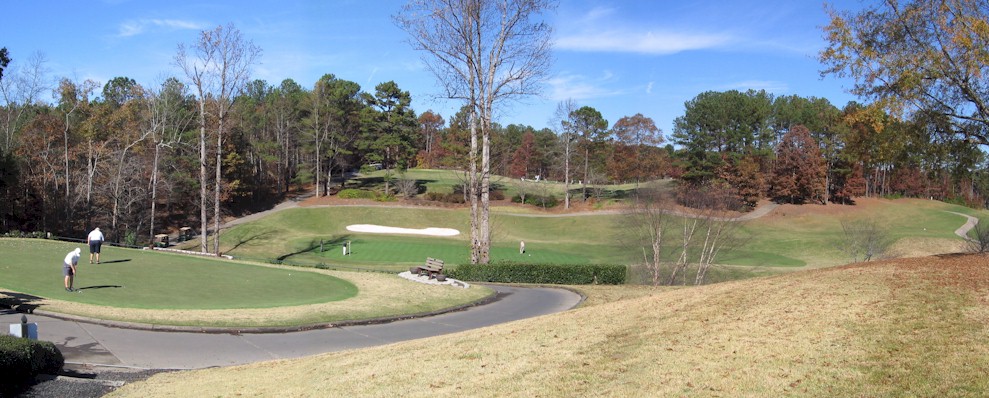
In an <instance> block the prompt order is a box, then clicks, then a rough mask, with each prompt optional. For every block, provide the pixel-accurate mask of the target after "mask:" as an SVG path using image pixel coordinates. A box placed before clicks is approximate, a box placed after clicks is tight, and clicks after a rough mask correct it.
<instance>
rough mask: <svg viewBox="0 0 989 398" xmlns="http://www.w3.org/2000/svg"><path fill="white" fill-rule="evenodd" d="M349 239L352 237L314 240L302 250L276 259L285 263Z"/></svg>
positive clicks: (344, 236)
mask: <svg viewBox="0 0 989 398" xmlns="http://www.w3.org/2000/svg"><path fill="white" fill-rule="evenodd" d="M348 239H350V235H343V236H339V237H336V238H332V239H329V240H327V239H317V238H313V239H312V240H310V241H309V244H308V245H306V246H305V247H303V248H302V249H299V250H297V251H295V252H292V253H288V254H283V255H281V256H278V257H276V258H275V259H276V260H278V261H285V259H287V258H289V257H292V256H294V255H296V254H302V253H308V252H311V251H313V250H316V249H317V248H318V247H320V246H336V245H340V244H343V243H344V242H346V241H347V240H348Z"/></svg>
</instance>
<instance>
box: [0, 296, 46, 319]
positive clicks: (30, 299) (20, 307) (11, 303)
mask: <svg viewBox="0 0 989 398" xmlns="http://www.w3.org/2000/svg"><path fill="white" fill-rule="evenodd" d="M41 300H43V298H42V297H38V296H32V295H30V294H24V293H15V292H7V291H0V306H2V307H6V308H10V309H12V310H14V311H17V312H22V313H28V314H31V313H34V310H35V309H37V308H38V307H40V306H41V304H39V302H40V301H41Z"/></svg>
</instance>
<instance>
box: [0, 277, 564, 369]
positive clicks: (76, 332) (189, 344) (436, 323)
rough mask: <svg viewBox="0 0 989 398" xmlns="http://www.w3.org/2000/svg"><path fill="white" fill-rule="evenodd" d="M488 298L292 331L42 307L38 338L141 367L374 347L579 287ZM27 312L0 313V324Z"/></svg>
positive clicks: (550, 308) (523, 309)
mask: <svg viewBox="0 0 989 398" xmlns="http://www.w3.org/2000/svg"><path fill="white" fill-rule="evenodd" d="M491 288H493V289H495V290H496V291H497V293H498V295H497V298H496V299H495V300H494V301H493V302H490V303H488V304H484V305H479V306H475V307H470V308H468V309H465V310H461V311H456V312H450V313H445V314H441V315H436V316H430V317H423V318H414V319H405V320H397V321H393V322H387V323H379V324H371V325H358V326H343V327H331V328H325V329H315V330H307V331H300V332H290V333H262V334H252V333H241V334H237V333H215V334H208V333H193V332H161V331H145V330H135V329H122V328H116V327H109V326H105V325H102V324H99V323H98V321H94V323H91V322H81V321H70V320H63V319H57V318H52V317H47V316H42V315H28V321H29V322H34V323H37V324H38V334H39V336H38V337H39V339H40V340H45V341H51V342H54V343H55V344H56V345H57V346H58V348H59V349H60V350H61V351H62V354H63V355H64V356H65V360H66V363H67V364H78V365H95V366H109V367H126V368H139V369H198V368H206V367H212V366H229V365H239V364H246V363H252V362H258V361H266V360H273V359H285V358H297V357H303V356H309V355H315V354H321V353H326V352H334V351H342V350H348V349H356V348H364V347H372V346H377V345H383V344H389V343H396V342H401V341H406V340H413V339H418V338H424V337H431V336H438V335H443V334H448V333H455V332H460V331H464V330H470V329H475V328H481V327H486V326H491V325H495V324H499V323H505V322H511V321H515V320H519V319H525V318H530V317H535V316H540V315H546V314H552V313H556V312H561V311H566V310H568V309H571V308H573V307H574V306H576V305H577V304H578V303H579V302H580V299H581V297H580V295H578V294H576V293H574V292H572V291H569V290H565V289H556V288H538V287H533V288H528V287H515V286H500V285H498V286H491ZM21 315H22V314H19V313H13V312H10V311H7V312H3V313H0V324H4V327H6V324H11V323H19V322H20V318H21Z"/></svg>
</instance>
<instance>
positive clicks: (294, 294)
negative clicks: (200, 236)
mask: <svg viewBox="0 0 989 398" xmlns="http://www.w3.org/2000/svg"><path fill="white" fill-rule="evenodd" d="M77 246H80V245H79V244H72V243H65V242H56V241H45V240H29V239H0V258H3V264H2V265H0V288H3V289H10V290H12V291H16V292H19V293H23V294H27V295H31V296H37V297H45V298H54V299H58V300H65V301H72V302H79V303H85V304H93V305H100V306H110V307H118V308H141V309H240V308H273V307H283V306H296V305H305V304H314V303H324V302H330V301H337V300H344V299H347V298H350V297H353V296H355V295H356V294H357V288H356V287H355V286H354V285H353V284H351V283H350V282H347V281H345V280H342V279H339V278H335V277H332V276H328V275H323V274H318V273H312V272H293V271H292V270H285V269H275V268H269V267H262V266H256V265H249V264H242V263H237V262H231V261H219V260H215V259H209V258H200V257H192V256H185V255H177V254H168V253H161V252H152V251H144V250H135V249H123V248H118V247H112V246H109V247H108V246H104V250H103V255H102V261H103V263H102V264H92V265H91V264H89V263H88V254H87V253H86V250H85V249H84V251H83V258H82V259H81V261H80V264H79V266H78V269H79V273H78V275H77V276H76V279H75V287H76V288H78V289H80V290H81V292H80V293H69V292H66V291H65V289H64V286H63V277H62V259H63V257H64V256H65V254H66V253H68V252H69V251H71V250H72V249H73V248H75V247H77Z"/></svg>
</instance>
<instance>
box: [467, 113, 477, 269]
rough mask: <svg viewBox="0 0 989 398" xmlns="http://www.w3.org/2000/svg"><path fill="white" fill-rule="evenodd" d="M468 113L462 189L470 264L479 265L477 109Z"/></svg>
mask: <svg viewBox="0 0 989 398" xmlns="http://www.w3.org/2000/svg"><path fill="white" fill-rule="evenodd" d="M471 108H472V109H471V113H470V152H469V153H468V155H467V158H468V161H469V163H470V165H469V166H468V167H469V171H468V176H467V187H466V189H464V191H465V193H466V194H467V196H468V200H469V203H470V241H471V245H470V246H471V251H470V262H471V264H481V251H480V247H481V241H480V240H481V230H480V228H481V224H480V213H479V210H480V209H479V205H480V204H479V203H478V199H479V196H480V195H478V193H479V192H478V189H479V185H480V184H479V181H478V175H477V173H478V170H477V157H478V154H477V145H478V143H477V108H476V106H475V105H474V104H471Z"/></svg>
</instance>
